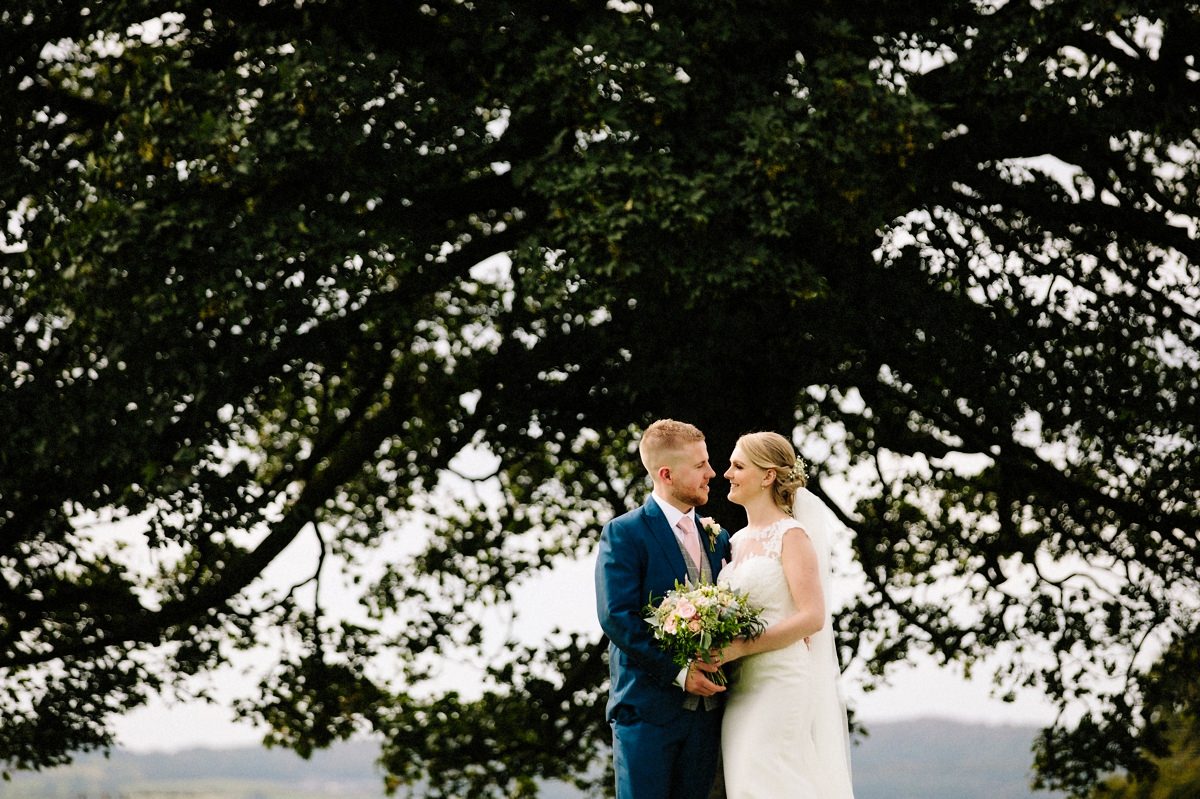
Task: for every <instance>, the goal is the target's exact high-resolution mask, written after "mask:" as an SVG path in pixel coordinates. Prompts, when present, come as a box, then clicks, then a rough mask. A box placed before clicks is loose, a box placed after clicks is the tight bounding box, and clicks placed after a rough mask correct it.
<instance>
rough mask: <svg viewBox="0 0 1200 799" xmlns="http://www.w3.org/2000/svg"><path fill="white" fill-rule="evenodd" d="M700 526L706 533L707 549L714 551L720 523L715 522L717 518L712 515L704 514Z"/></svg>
mask: <svg viewBox="0 0 1200 799" xmlns="http://www.w3.org/2000/svg"><path fill="white" fill-rule="evenodd" d="M700 526H701V527H703V528H704V532H706V533H708V551H709V552H715V551H716V549H717V536H719V535H720V534H721V525H719V524H717V520H716V519H714V518H713V517H711V516H705V517H704V518H703V519H701V520H700Z"/></svg>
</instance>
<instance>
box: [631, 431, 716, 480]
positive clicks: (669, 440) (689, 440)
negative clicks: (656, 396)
mask: <svg viewBox="0 0 1200 799" xmlns="http://www.w3.org/2000/svg"><path fill="white" fill-rule="evenodd" d="M703 440H704V434H703V433H701V432H700V429H699V428H697V427H696V426H695V425H692V424H688V423H687V422H677V421H675V420H674V419H659V420H658V421H657V422H655V423H654V424H652V425H650V426H649V427H647V428H646V430H645V432H643V433H642V438H641V440H640V441H639V442H638V454H639V455H641V456H642V465H643V466H645V467H646V471H647V472H649V474H650V476H651V477H653V476H654V472H655V471H656V470H657V469H658V467H659V466H661V465H662V461H663V458H664V456H665V455H666V453H668V452H672V451H675V450H679V449H682V448H683V447H685V446H687V445H688V444H694V443H696V442H697V441H703Z"/></svg>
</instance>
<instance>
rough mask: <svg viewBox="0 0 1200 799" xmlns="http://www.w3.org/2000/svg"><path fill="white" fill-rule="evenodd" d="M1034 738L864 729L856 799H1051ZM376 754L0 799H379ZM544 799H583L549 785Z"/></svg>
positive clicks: (332, 753)
mask: <svg viewBox="0 0 1200 799" xmlns="http://www.w3.org/2000/svg"><path fill="white" fill-rule="evenodd" d="M1036 733H1037V730H1036V728H1034V727H1014V726H989V725H982V724H963V723H958V722H952V721H943V720H935V719H923V720H917V721H903V722H887V723H883V722H878V723H874V724H870V725H869V737H867V738H864V739H862V740H860V741H859V742H858V743H857V744H856V746H855V747H854V750H853V753H852V757H853V761H854V786H855V796H856V799H1051V797H1055V796H1057V795H1056V794H1052V793H1046V792H1040V793H1034V792H1033V791H1032V790H1031V789H1030V788H1029V782H1030V774H1029V765H1030V763H1031V762H1032V759H1033V756H1032V754H1031V751H1030V747H1031V745H1032V743H1033V739H1034V736H1035V735H1036ZM377 754H378V746H377V745H376V744H373V743H370V742H354V743H347V744H341V745H338V746H336V747H334V748H333V749H331V750H328V751H324V752H317V753H315V754H314V755H313V757H312V759H311V760H307V761H306V760H303V759H301V758H300V757H298V756H297V755H295V754H293V753H291V752H289V751H283V750H277V749H275V750H273V749H259V748H254V747H246V748H238V749H187V750H184V751H181V752H177V753H171V754H159V753H132V752H124V751H117V752H114V753H113V754H112V755H111V757H109V758H107V759H105V758H103V757H101V756H99V755H87V756H84V757H81V758H79V760H78V761H77V762H76V763H74V764H72V765H70V766H64V767H62V768H57V769H53V770H50V771H46V772H41V773H17V774H14V775H13V779H12V781H11V782H9V783H0V799H329V797H337V798H338V799H382V797H384V793H383V787H382V775H381V773H380V771H379V769H378V767H377V766H376V765H375V759H376V757H377ZM400 795H401V796H403V795H404V794H400ZM542 796H543V799H580V797H582V796H583V794H581V793H579V792H578V791H576V790H574V789H572V788H570V787H568V786H566V785H561V784H553V785H546V786H544V788H543V791H542Z"/></svg>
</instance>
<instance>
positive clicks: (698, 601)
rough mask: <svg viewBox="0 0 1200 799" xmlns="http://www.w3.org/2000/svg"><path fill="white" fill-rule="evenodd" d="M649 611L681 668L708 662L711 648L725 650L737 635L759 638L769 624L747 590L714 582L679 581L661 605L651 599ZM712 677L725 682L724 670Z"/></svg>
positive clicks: (665, 646) (659, 636)
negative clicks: (743, 591)
mask: <svg viewBox="0 0 1200 799" xmlns="http://www.w3.org/2000/svg"><path fill="white" fill-rule="evenodd" d="M645 612H646V623H647V624H649V625H650V627H651V629H653V630H654V637H655V638H656V639H657V640H658V641H660V642H661V645H662V648H663V650H664V651H666V653H667V654H668V655H670V656H671V659H672V660H674V661H675V664H676V665H678V666H680V667H681V668H682V667H683V666H686V665H687V664H688V663H689V662H690V661H691V660H692V659H693V658H696V657H699V658H701V659H702V660H704V662H706V663H707V662H709V660H708V653H709V650H712V649H722V648H724V647H726V646H728V645H729V644H730V643H732V641H733V639H734V638H738V637H744V638H755V637H757V636H759V635H761V634H762V631H763V629H764V627H765V626H766V625H765V624H764V623H763V620H762V617H761V615H760V614H761V613H762V610H761V609H760V608H756V607H754V606H752V605H751V604H750V601H749V599H748V598H747V596H746V595H745V594H744V593H741V592H738V591H734V590H732V589H730V588H726V587H725V586H720V585H713V584H711V583H705V584H703V585H699V586H692V585H681V584H680V583H678V582H677V583H675V589H674V590H672V591H668V592H667V595H666V596H664V597H663V600H662V602H660V603H659V604H658V606H657V607H656V606H655V605H654V603H653V602H651V603H650V604H649V605H647V606H646V611H645ZM710 679H712V680H713V681H714V682H716V683H717V684H718V685H724V684H725V675H724V674H723V673H722V672H721V671H720V670H718V671H716V672H715V673H713V674H712V675H711V676H710Z"/></svg>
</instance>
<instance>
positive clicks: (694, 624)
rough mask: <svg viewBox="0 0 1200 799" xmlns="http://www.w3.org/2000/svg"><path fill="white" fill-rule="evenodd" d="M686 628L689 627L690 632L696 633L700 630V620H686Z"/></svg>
mask: <svg viewBox="0 0 1200 799" xmlns="http://www.w3.org/2000/svg"><path fill="white" fill-rule="evenodd" d="M688 629H689V630H691V631H692V632H694V633H698V632H700V620H699V619H692V620H691V621H689V622H688Z"/></svg>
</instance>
